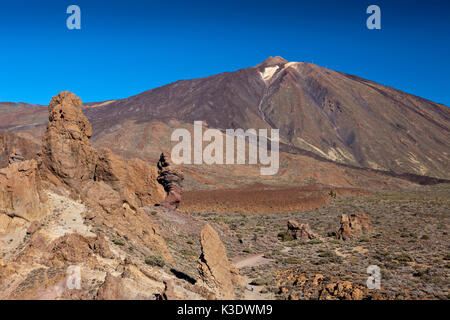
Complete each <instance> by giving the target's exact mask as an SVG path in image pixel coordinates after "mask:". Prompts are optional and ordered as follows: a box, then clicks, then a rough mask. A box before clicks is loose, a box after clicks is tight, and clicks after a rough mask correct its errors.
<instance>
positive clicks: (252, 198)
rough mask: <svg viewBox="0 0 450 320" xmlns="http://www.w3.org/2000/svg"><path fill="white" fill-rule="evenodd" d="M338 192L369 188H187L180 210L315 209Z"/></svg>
mask: <svg viewBox="0 0 450 320" xmlns="http://www.w3.org/2000/svg"><path fill="white" fill-rule="evenodd" d="M331 190H333V192H334V193H336V194H337V195H338V196H347V195H363V194H370V192H368V191H365V190H361V189H352V188H330V187H325V186H306V187H287V188H270V187H264V186H262V185H255V186H251V187H247V188H242V189H221V190H203V191H186V192H184V193H183V201H182V203H181V207H180V210H182V211H185V212H188V213H200V212H202V213H203V212H215V213H237V212H238V213H269V212H291V211H301V210H312V209H315V208H318V207H322V206H324V205H326V204H328V203H329V202H330V201H331V199H332V198H331V196H330V194H329V193H330V191H331Z"/></svg>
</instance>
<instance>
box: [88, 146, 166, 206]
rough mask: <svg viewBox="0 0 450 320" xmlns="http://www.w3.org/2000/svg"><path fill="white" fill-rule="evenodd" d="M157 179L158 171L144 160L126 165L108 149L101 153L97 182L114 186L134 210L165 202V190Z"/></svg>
mask: <svg viewBox="0 0 450 320" xmlns="http://www.w3.org/2000/svg"><path fill="white" fill-rule="evenodd" d="M157 178H158V172H157V169H156V168H155V167H152V166H150V165H149V164H147V163H145V162H143V161H142V160H139V159H132V160H130V161H128V163H125V162H124V161H122V159H120V158H119V157H118V156H116V155H114V154H113V153H112V152H111V150H109V149H106V148H105V149H102V150H101V151H100V153H99V160H98V163H97V167H96V170H95V180H97V181H104V182H106V183H107V184H109V185H110V186H112V188H113V189H114V190H116V191H117V192H119V194H120V196H121V197H122V199H123V200H124V201H126V202H127V203H128V204H129V205H130V206H131V207H132V208H134V209H135V208H138V207H144V206H148V205H154V204H156V203H161V202H162V201H163V200H164V197H165V192H164V188H163V187H162V186H161V185H160V184H159V183H158V181H157Z"/></svg>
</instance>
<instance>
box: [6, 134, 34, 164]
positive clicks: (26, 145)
mask: <svg viewBox="0 0 450 320" xmlns="http://www.w3.org/2000/svg"><path fill="white" fill-rule="evenodd" d="M39 150H40V147H39V146H38V145H37V144H35V143H34V142H32V141H30V140H28V139H25V138H23V137H21V136H18V135H17V134H14V133H12V132H8V131H5V132H0V168H5V167H7V166H8V165H9V164H12V163H16V162H20V161H24V160H31V159H33V158H35V157H36V154H37V153H38V152H39Z"/></svg>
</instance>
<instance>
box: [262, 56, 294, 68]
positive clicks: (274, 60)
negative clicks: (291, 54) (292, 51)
mask: <svg viewBox="0 0 450 320" xmlns="http://www.w3.org/2000/svg"><path fill="white" fill-rule="evenodd" d="M288 62H289V61H287V60H286V59H284V58H283V57H280V56H276V57H269V58H267V59H266V60H264V61H263V62H261V63H260V64H257V65H256V66H255V68H267V67H275V66H280V65H285V64H286V63H288Z"/></svg>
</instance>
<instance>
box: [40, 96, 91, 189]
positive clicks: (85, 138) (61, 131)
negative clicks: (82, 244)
mask: <svg viewBox="0 0 450 320" xmlns="http://www.w3.org/2000/svg"><path fill="white" fill-rule="evenodd" d="M82 106H83V105H82V102H81V99H80V98H78V97H77V96H75V95H74V94H73V93H71V92H68V91H63V92H61V93H59V94H58V95H57V96H55V97H53V99H52V100H51V102H50V104H49V106H48V112H49V122H48V126H47V130H46V132H45V133H44V135H43V137H42V155H41V157H40V160H41V163H40V168H41V171H42V173H43V175H44V176H45V178H46V180H48V181H49V182H51V183H53V184H56V185H59V184H60V183H61V182H62V183H63V184H65V185H67V186H69V187H71V188H73V189H75V190H80V189H81V186H82V184H83V183H84V182H86V181H89V180H92V179H93V178H94V173H95V166H96V163H97V159H98V156H97V151H96V150H95V149H94V148H93V147H92V146H91V142H90V140H89V138H90V137H91V135H92V127H91V124H90V123H89V120H88V119H87V118H86V116H85V115H84V114H83V111H82Z"/></svg>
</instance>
